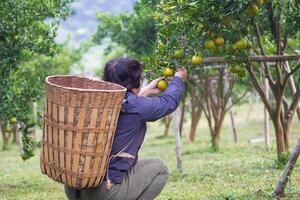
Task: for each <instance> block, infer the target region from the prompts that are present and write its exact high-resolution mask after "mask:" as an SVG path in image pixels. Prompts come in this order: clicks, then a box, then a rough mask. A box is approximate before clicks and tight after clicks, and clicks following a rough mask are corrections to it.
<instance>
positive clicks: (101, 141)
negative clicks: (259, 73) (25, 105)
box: [40, 76, 126, 189]
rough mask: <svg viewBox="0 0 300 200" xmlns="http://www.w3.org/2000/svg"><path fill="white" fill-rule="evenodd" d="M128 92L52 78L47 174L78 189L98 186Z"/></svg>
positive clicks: (44, 168)
mask: <svg viewBox="0 0 300 200" xmlns="http://www.w3.org/2000/svg"><path fill="white" fill-rule="evenodd" d="M125 92H126V89H125V88H124V87H122V86H119V85H117V84H112V83H108V82H105V81H99V80H93V79H88V78H84V77H78V76H50V77H47V78H46V95H45V97H46V98H45V115H44V127H43V139H42V150H41V157H40V167H41V171H42V173H43V174H46V175H47V176H49V177H50V178H52V179H53V180H55V181H58V182H61V183H65V184H67V185H69V186H71V187H73V188H76V189H83V188H91V187H96V186H97V185H99V184H100V183H101V182H102V181H103V178H104V177H105V175H106V170H107V165H108V160H109V155H110V151H111V146H112V141H113V137H114V133H115V130H116V125H117V120H118V116H119V112H120V109H121V106H122V102H123V99H124V94H125Z"/></svg>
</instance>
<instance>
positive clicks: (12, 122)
mask: <svg viewBox="0 0 300 200" xmlns="http://www.w3.org/2000/svg"><path fill="white" fill-rule="evenodd" d="M9 122H10V123H11V124H16V123H17V118H16V117H12V118H10V120H9Z"/></svg>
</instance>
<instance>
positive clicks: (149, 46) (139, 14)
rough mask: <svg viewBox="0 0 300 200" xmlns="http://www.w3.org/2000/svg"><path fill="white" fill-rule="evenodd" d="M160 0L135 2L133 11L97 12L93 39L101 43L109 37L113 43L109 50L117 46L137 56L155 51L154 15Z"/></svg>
mask: <svg viewBox="0 0 300 200" xmlns="http://www.w3.org/2000/svg"><path fill="white" fill-rule="evenodd" d="M158 2H159V1H158V0H150V1H149V0H141V1H138V2H136V3H135V4H134V12H133V13H122V14H119V15H114V14H111V13H105V12H100V13H98V14H97V19H98V27H97V32H96V34H95V35H94V37H93V41H94V42H96V43H99V44H101V43H102V42H103V40H105V39H107V38H109V39H110V40H111V41H112V43H111V45H110V46H108V48H107V50H108V51H109V50H112V49H114V48H116V47H117V46H121V47H124V49H125V52H126V53H127V54H128V55H130V56H132V57H136V58H140V57H141V56H142V55H143V54H149V53H151V52H152V51H153V41H155V37H156V28H155V20H154V19H153V17H152V14H153V12H154V8H155V5H156V4H157V3H158Z"/></svg>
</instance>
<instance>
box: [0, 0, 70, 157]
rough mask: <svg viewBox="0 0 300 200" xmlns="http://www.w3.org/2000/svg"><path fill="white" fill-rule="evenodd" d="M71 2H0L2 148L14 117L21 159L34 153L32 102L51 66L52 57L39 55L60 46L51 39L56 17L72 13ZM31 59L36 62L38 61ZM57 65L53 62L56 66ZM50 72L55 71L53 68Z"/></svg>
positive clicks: (0, 115) (36, 97) (54, 32)
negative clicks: (18, 132)
mask: <svg viewBox="0 0 300 200" xmlns="http://www.w3.org/2000/svg"><path fill="white" fill-rule="evenodd" d="M72 2H73V0H54V1H43V2H41V1H38V0H8V1H1V2H0V7H1V9H0V18H1V23H0V76H1V79H0V102H1V106H0V126H1V130H2V136H3V141H4V142H3V143H4V144H3V149H6V148H7V142H8V138H9V136H10V135H11V127H10V126H12V125H13V124H15V123H12V122H14V121H15V120H12V119H13V118H14V119H17V122H16V123H17V124H18V125H19V126H20V130H21V132H22V140H21V142H22V147H23V150H22V152H21V155H22V158H23V159H24V160H25V159H27V158H29V157H31V156H32V155H33V153H34V141H33V140H32V138H31V136H30V135H31V132H32V131H31V128H32V127H33V126H34V125H33V124H34V121H33V120H32V118H33V117H32V115H33V107H32V102H33V101H38V100H39V99H40V98H41V96H42V92H41V91H42V90H41V89H42V85H43V83H42V82H43V80H44V77H45V75H46V74H47V73H48V72H49V73H51V70H52V69H50V67H53V66H51V64H50V63H51V62H52V61H51V62H50V63H49V62H47V61H46V60H47V59H51V58H46V57H43V56H40V55H44V56H54V55H55V54H57V53H58V52H59V50H60V49H61V48H60V45H58V44H56V42H55V40H54V39H55V36H56V30H57V28H58V25H59V22H60V20H62V19H66V18H67V17H68V16H70V15H71V14H72V10H71V9H70V5H71V3H72ZM39 56H40V57H39ZM38 57H39V58H38ZM45 59H46V60H45ZM29 60H30V61H29ZM63 60H64V59H63ZM24 61H27V64H25V63H24ZM43 61H44V62H43ZM48 61H50V60H48ZM34 62H39V65H35V64H34ZM55 62H57V61H54V63H55ZM63 62H68V61H63ZM21 63H22V64H23V65H22V64H21ZM46 63H47V65H46ZM40 64H41V65H40ZM49 64H50V65H49ZM57 64H58V63H57ZM59 64H61V63H59ZM48 67H49V68H48ZM60 67H61V66H56V68H57V69H58V68H60ZM67 70H68V69H64V70H62V72H66V71H67ZM52 72H53V73H54V72H55V73H56V71H55V69H53V71H52Z"/></svg>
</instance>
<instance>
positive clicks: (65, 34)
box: [56, 0, 134, 47]
mask: <svg viewBox="0 0 300 200" xmlns="http://www.w3.org/2000/svg"><path fill="white" fill-rule="evenodd" d="M133 2H134V0H77V1H76V2H75V3H73V6H72V7H73V8H74V9H75V15H73V16H71V17H70V18H68V19H67V20H66V21H63V22H62V23H61V25H60V27H59V29H58V32H57V37H56V41H57V42H59V43H63V42H64V41H66V40H67V39H68V38H69V39H70V44H69V46H70V47H78V46H79V44H80V42H81V41H83V40H86V39H89V38H90V37H91V35H92V34H93V33H95V32H96V30H97V20H96V13H97V12H99V11H104V12H111V13H115V14H117V13H120V12H131V11H132V6H133Z"/></svg>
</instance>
